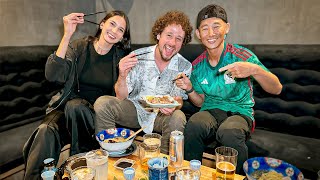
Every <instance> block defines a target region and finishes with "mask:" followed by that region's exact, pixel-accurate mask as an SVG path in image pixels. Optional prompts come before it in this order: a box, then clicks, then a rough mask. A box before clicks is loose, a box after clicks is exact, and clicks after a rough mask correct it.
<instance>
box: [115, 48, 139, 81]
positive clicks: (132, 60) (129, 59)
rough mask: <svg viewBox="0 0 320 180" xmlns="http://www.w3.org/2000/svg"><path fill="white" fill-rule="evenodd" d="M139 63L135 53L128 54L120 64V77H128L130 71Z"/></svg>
mask: <svg viewBox="0 0 320 180" xmlns="http://www.w3.org/2000/svg"><path fill="white" fill-rule="evenodd" d="M137 63H138V59H137V58H136V57H135V54H134V53H131V54H128V55H127V56H125V57H123V58H122V59H121V60H120V62H119V76H121V77H123V78H125V77H127V75H128V73H129V72H130V70H131V69H132V68H133V67H134V66H135V65H136V64H137Z"/></svg>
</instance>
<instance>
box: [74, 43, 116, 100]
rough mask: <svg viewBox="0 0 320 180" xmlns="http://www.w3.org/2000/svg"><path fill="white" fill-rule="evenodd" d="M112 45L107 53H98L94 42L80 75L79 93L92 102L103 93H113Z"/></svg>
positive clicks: (113, 49) (90, 46)
mask: <svg viewBox="0 0 320 180" xmlns="http://www.w3.org/2000/svg"><path fill="white" fill-rule="evenodd" d="M114 51H115V48H114V47H112V48H111V49H110V51H109V52H108V53H107V54H105V55H100V54H98V53H97V52H96V51H95V49H94V46H93V44H92V43H90V45H89V51H88V53H90V54H89V55H88V56H87V57H88V59H87V60H86V62H85V65H84V67H83V69H82V71H81V74H80V75H79V89H80V92H79V93H78V95H79V96H80V97H81V98H83V99H86V100H88V101H89V102H90V103H91V104H93V103H94V102H95V100H96V99H97V98H98V97H99V96H102V95H111V94H112V92H113V85H114V83H115V82H113V78H112V71H113V65H112V64H113V63H112V57H113V54H114V53H115V52H114Z"/></svg>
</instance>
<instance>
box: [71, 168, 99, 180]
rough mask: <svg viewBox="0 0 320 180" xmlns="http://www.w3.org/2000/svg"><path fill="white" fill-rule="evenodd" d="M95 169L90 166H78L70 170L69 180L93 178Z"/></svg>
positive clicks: (92, 179) (91, 179) (88, 179)
mask: <svg viewBox="0 0 320 180" xmlns="http://www.w3.org/2000/svg"><path fill="white" fill-rule="evenodd" d="M94 177H95V170H94V169H93V168H92V167H88V166H80V167H77V168H75V169H73V170H72V171H71V180H94Z"/></svg>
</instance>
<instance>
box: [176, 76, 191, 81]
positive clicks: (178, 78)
mask: <svg viewBox="0 0 320 180" xmlns="http://www.w3.org/2000/svg"><path fill="white" fill-rule="evenodd" d="M187 77H189V76H187ZM182 78H183V76H180V77H177V78H175V79H173V80H172V82H176V80H178V79H182Z"/></svg>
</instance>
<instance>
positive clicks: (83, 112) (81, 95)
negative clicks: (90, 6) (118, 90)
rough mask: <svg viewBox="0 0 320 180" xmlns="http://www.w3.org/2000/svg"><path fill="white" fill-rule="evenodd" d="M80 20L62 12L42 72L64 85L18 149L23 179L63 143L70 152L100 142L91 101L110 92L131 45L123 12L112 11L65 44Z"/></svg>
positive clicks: (53, 155) (35, 172)
mask: <svg viewBox="0 0 320 180" xmlns="http://www.w3.org/2000/svg"><path fill="white" fill-rule="evenodd" d="M84 21H85V20H84V14H83V13H71V14H69V15H67V16H64V17H63V23H64V35H63V38H62V39H61V42H60V44H59V47H58V49H57V51H56V52H54V53H53V54H51V55H50V56H49V57H48V60H47V63H46V67H45V76H46V78H47V80H49V81H52V82H57V83H61V84H63V88H62V89H61V91H60V92H58V93H57V94H56V95H54V96H53V97H52V99H51V101H50V102H49V106H48V108H47V112H46V117H45V118H44V120H43V122H42V123H41V124H40V126H39V127H38V128H37V129H36V130H35V131H34V133H33V134H32V135H31V137H30V138H29V140H28V141H27V142H26V144H25V146H24V148H23V156H24V159H25V165H26V172H25V179H40V172H41V170H42V163H43V160H44V159H46V158H54V159H55V160H57V161H58V159H59V155H60V151H61V148H62V147H63V146H64V145H66V144H69V143H70V144H71V148H70V155H74V154H77V153H81V152H86V151H89V150H92V149H96V148H98V147H99V145H98V143H97V141H96V140H95V138H94V110H93V107H92V104H94V102H95V100H96V99H97V98H98V97H99V96H102V95H114V94H115V93H114V88H113V86H114V84H115V82H116V80H117V77H118V69H117V64H118V63H119V61H120V59H121V58H123V57H124V56H125V55H126V54H127V53H128V52H130V50H131V49H130V45H131V41H130V27H129V26H130V25H129V20H128V17H127V16H126V15H125V14H124V13H123V12H122V11H112V12H110V13H108V14H107V15H106V16H105V18H104V19H103V20H102V21H101V22H100V24H99V29H98V31H97V33H96V35H95V37H91V36H89V37H85V38H82V39H78V40H75V41H73V42H72V43H70V39H71V37H72V35H73V33H74V32H75V30H76V27H77V25H78V24H82V23H84Z"/></svg>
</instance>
